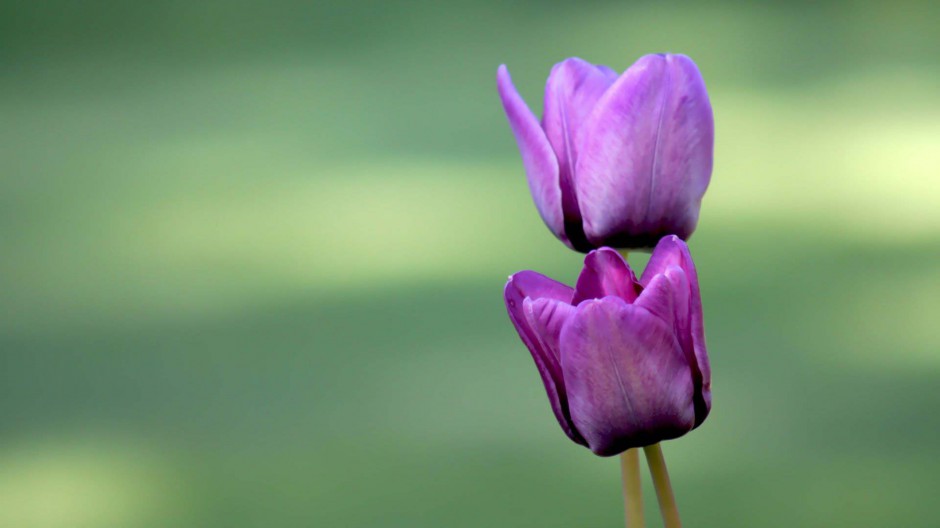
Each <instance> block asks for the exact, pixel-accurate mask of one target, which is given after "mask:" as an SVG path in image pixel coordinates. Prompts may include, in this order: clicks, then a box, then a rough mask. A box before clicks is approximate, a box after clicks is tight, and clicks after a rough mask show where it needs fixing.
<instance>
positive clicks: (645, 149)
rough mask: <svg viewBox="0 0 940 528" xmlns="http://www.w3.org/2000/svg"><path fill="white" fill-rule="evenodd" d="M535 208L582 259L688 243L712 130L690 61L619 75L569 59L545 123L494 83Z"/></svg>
mask: <svg viewBox="0 0 940 528" xmlns="http://www.w3.org/2000/svg"><path fill="white" fill-rule="evenodd" d="M497 87H498V88H499V96H500V98H501V99H502V101H503V108H504V109H505V110H506V116H507V117H508V118H509V124H510V126H511V127H512V131H513V134H515V136H516V141H517V142H518V144H519V150H520V151H521V153H522V162H523V165H524V167H525V171H526V177H527V178H528V181H529V190H530V191H531V192H532V197H533V198H534V200H535V206H536V207H537V208H538V211H539V214H541V215H542V219H543V220H544V221H545V224H546V225H548V227H549V229H551V231H552V232H553V233H554V234H555V236H557V237H558V238H559V239H561V240H562V241H563V242H564V243H565V244H567V245H568V246H570V247H572V248H574V249H576V250H578V251H582V252H586V251H589V250H590V249H592V248H596V247H600V246H612V247H620V248H649V247H652V246H653V245H655V244H656V242H657V241H658V240H659V239H660V238H662V237H664V236H666V235H677V236H678V237H679V238H682V239H687V238H688V237H689V236H690V235H691V234H692V232H693V231H694V230H695V225H696V224H697V223H698V215H699V208H700V206H701V203H702V196H703V195H704V194H705V189H706V188H707V187H708V181H709V179H710V178H711V173H712V152H713V150H714V138H715V125H714V121H713V118H712V109H711V104H710V103H709V101H708V93H707V92H706V91H705V83H704V81H703V80H702V75H701V73H699V70H698V67H696V66H695V63H694V62H692V60H691V59H689V58H688V57H686V56H685V55H669V54H664V55H646V56H644V57H641V58H640V59H639V60H638V61H636V63H634V64H633V66H631V67H630V68H629V69H627V71H625V72H624V73H623V74H622V75H619V76H618V75H617V73H616V72H615V71H613V70H611V69H610V68H608V67H606V66H595V65H593V64H590V63H588V62H585V61H583V60H581V59H577V58H572V59H567V60H565V61H563V62H560V63H558V64H556V65H555V67H554V68H552V72H551V74H550V75H549V76H548V81H547V83H546V85H545V107H544V112H543V115H542V121H541V122H539V120H538V119H537V118H536V117H535V115H534V114H533V113H532V111H531V110H529V108H528V106H526V103H525V101H523V100H522V97H521V96H520V95H519V93H518V92H517V91H516V88H515V87H514V86H513V84H512V79H511V78H510V77H509V71H508V70H507V69H506V66H505V65H503V66H500V67H499V71H498V73H497Z"/></svg>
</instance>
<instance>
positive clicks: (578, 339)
mask: <svg viewBox="0 0 940 528" xmlns="http://www.w3.org/2000/svg"><path fill="white" fill-rule="evenodd" d="M561 365H562V370H563V372H564V376H565V383H566V389H567V392H568V406H569V408H570V412H571V418H572V421H573V423H574V425H575V426H576V427H577V429H578V431H579V432H580V433H581V435H582V436H584V439H585V440H587V443H588V446H589V447H590V449H591V451H593V452H594V453H596V454H598V455H601V456H610V455H615V454H617V453H621V452H623V451H624V450H626V449H629V448H631V447H640V446H645V445H649V444H653V443H656V442H659V441H661V440H668V439H671V438H677V437H679V436H682V435H683V434H685V433H687V432H688V431H689V430H691V429H692V427H693V425H694V423H695V410H694V407H693V402H692V395H693V387H692V377H691V375H690V373H689V365H688V363H687V362H686V359H685V356H684V354H683V352H682V349H681V347H680V346H679V343H678V342H677V341H676V339H675V337H674V335H673V331H672V328H670V327H669V326H668V325H666V323H664V322H663V320H662V319H660V318H659V317H657V316H655V315H653V314H651V313H650V312H648V311H646V310H645V309H643V308H641V307H638V306H635V305H630V304H627V303H626V302H625V301H623V300H621V299H619V298H616V297H606V298H604V299H601V300H598V301H587V302H584V303H582V304H581V305H579V306H578V309H577V311H576V312H575V314H574V316H573V317H572V318H571V319H570V320H569V321H568V324H566V325H565V327H564V328H563V329H562V333H561Z"/></svg>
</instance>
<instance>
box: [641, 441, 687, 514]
mask: <svg viewBox="0 0 940 528" xmlns="http://www.w3.org/2000/svg"><path fill="white" fill-rule="evenodd" d="M643 451H644V452H645V453H646V463H647V464H648V465H649V467H650V475H652V477H653V487H654V488H656V499H657V500H658V501H659V511H661V512H662V514H663V526H664V527H665V528H682V522H681V521H680V520H679V509H678V508H677V507H676V497H675V495H673V493H672V484H670V483H669V472H668V471H666V459H665V458H663V449H662V448H661V447H660V446H659V444H653V445H649V446H646V447H644V448H643Z"/></svg>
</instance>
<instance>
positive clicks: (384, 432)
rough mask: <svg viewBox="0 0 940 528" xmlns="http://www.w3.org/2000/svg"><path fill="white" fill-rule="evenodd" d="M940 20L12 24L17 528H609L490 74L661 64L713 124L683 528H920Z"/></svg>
mask: <svg viewBox="0 0 940 528" xmlns="http://www.w3.org/2000/svg"><path fill="white" fill-rule="evenodd" d="M938 6H940V4H937V3H936V2H923V3H920V4H917V3H903V2H902V3H884V2H867V3H866V2H851V3H849V2H846V3H831V4H824V5H819V4H817V3H812V2H788V3H781V4H761V5H757V4H751V3H745V2H717V1H716V2H710V3H700V4H696V5H694V6H685V7H680V6H668V5H666V4H660V3H654V2H649V3H640V4H633V5H629V4H625V3H622V2H610V3H578V4H577V5H576V4H575V3H567V2H548V3H546V2H534V1H533V2H515V3H508V2H495V1H493V2H483V1H475V2H469V1H456V2H447V3H441V2H431V1H427V2H405V1H387V2H374V3H367V2H339V1H336V2H332V3H318V2H291V1H274V2H248V1H244V0H235V1H229V2H214V1H206V2H191V1H185V2H184V1H158V2H146V3H145V2H130V1H113V2H73V1H65V0H62V1H36V2H27V1H15V2H3V3H2V4H0V66H2V67H0V526H2V527H17V528H19V527H27V528H29V527H37V528H39V527H43V528H44V527H50V528H52V527H69V528H74V527H96V528H97V527H137V526H140V527H158V526H159V527H165V526H174V527H196V526H199V527H210V526H211V527H238V526H259V527H260V526H265V527H267V526H323V527H333V526H337V527H375V528H385V527H421V526H428V527H431V526H433V527H441V526H446V527H480V526H507V527H515V526H533V527H535V526H538V527H555V526H558V527H561V526H579V527H609V526H620V525H621V523H622V521H621V514H622V510H621V502H620V490H619V473H618V467H617V461H616V459H601V458H596V457H594V456H593V455H591V454H590V453H589V452H588V451H586V450H584V449H582V448H580V447H577V446H575V445H574V444H571V443H570V442H569V441H568V439H567V438H566V437H565V436H564V435H563V434H562V432H561V430H560V428H559V427H558V425H557V423H555V420H554V418H553V416H552V414H551V411H550V409H549V406H548V403H547V400H546V398H545V395H544V392H543V389H542V386H541V383H540V382H539V378H538V375H537V373H536V370H535V368H534V366H533V364H532V360H531V359H530V357H529V355H528V352H527V351H526V350H525V348H524V347H523V345H522V344H521V342H520V341H519V339H518V338H517V336H516V335H515V332H514V331H513V329H512V327H511V325H510V324H509V321H508V319H507V317H506V315H505V311H504V308H503V305H502V299H501V289H502V286H503V284H504V282H505V279H506V276H507V275H508V274H510V273H512V272H514V271H517V270H520V269H525V268H536V269H538V270H540V271H542V272H544V273H547V274H550V275H552V276H555V277H557V278H559V279H562V280H565V281H568V282H571V281H573V280H574V278H575V277H576V274H577V272H578V270H579V267H580V258H581V257H580V256H579V255H577V254H574V253H572V252H570V251H568V250H567V249H565V248H564V247H563V246H562V245H561V244H560V243H558V242H557V241H556V240H555V239H554V238H552V236H551V235H550V234H549V233H548V231H547V229H545V227H544V226H543V225H542V223H541V220H540V219H539V218H538V215H537V214H536V212H535V208H534V207H533V205H532V203H531V200H530V198H529V195H528V190H527V187H526V184H525V180H524V176H523V174H522V167H521V162H520V160H519V156H518V152H517V150H516V146H515V143H514V140H513V138H512V136H511V134H510V132H509V127H508V126H507V123H506V121H505V117H504V115H503V113H502V109H501V106H500V103H499V100H498V98H497V95H496V90H495V73H496V67H497V66H498V65H499V64H500V63H507V64H508V65H509V68H510V71H511V72H512V73H513V75H514V79H515V81H516V84H517V86H518V88H519V89H520V91H521V92H522V93H523V94H524V96H525V97H526V99H527V100H528V101H529V103H530V104H531V105H532V106H533V108H535V109H536V110H537V111H538V109H540V108H541V94H542V89H543V83H544V80H545V77H546V75H547V73H548V71H549V69H550V67H551V65H552V64H553V63H555V62H557V61H559V60H561V59H563V58H565V57H567V56H572V55H576V56H581V57H583V58H585V59H587V60H590V61H592V62H598V63H606V64H609V65H611V66H612V67H614V68H617V69H620V70H622V69H624V68H626V67H627V66H629V65H630V64H631V63H632V62H633V61H634V60H635V59H636V58H637V57H639V56H640V55H642V54H644V53H648V52H656V51H674V52H682V53H686V54H688V55H690V56H691V57H692V58H693V59H695V60H696V61H697V63H698V65H699V67H700V68H701V70H702V72H703V74H704V76H705V79H706V82H707V84H708V86H709V91H710V94H711V97H712V102H713V105H714V111H715V118H716V124H717V146H716V161H715V172H714V176H713V179H712V185H711V187H710V189H709V191H708V194H707V195H706V197H705V201H704V207H703V209H702V217H701V222H700V224H699V228H698V231H697V232H696V234H695V236H694V237H693V239H692V241H691V247H692V251H693V253H694V255H695V257H696V261H697V264H698V268H699V274H700V277H701V281H702V291H703V296H704V303H705V309H706V322H707V328H708V340H709V348H710V352H711V358H712V365H713V370H714V409H713V411H712V414H711V416H710V418H709V420H708V421H707V422H706V423H705V424H704V425H703V426H702V427H701V428H700V429H698V430H696V431H694V432H693V433H692V434H689V435H688V436H686V437H683V438H681V439H679V440H676V441H672V442H669V443H668V444H667V445H665V451H666V455H667V459H668V461H669V464H670V469H671V471H672V476H673V482H674V486H675V488H676V493H677V496H678V500H679V506H680V509H681V511H682V514H683V516H684V519H685V521H686V524H687V525H688V526H703V527H704V526H721V527H755V526H761V527H777V526H780V527H792V526H801V527H833V526H853V527H855V526H905V527H920V526H923V527H928V526H936V523H937V520H936V519H937V515H936V512H935V511H934V510H933V506H932V504H933V502H934V500H935V494H936V491H937V489H938V487H940V476H938V475H940V447H938V446H940V413H938V406H940V392H938V388H937V387H938V376H940V351H938V344H940V332H938V329H937V328H938V326H937V322H936V318H937V314H938V310H940V295H938V294H940V271H938V266H937V263H938V258H940V187H938V183H937V177H938V175H940V95H938V94H940V61H938V56H940V44H938V39H937V27H938V22H940V7H938ZM644 260H645V258H644V257H642V256H640V257H639V258H638V259H637V262H639V263H642V262H643V261H644ZM647 484H648V482H647ZM647 505H648V515H647V516H648V518H649V521H650V524H651V526H657V525H658V524H657V523H658V518H657V515H656V510H655V504H654V500H653V498H652V490H651V489H650V487H647Z"/></svg>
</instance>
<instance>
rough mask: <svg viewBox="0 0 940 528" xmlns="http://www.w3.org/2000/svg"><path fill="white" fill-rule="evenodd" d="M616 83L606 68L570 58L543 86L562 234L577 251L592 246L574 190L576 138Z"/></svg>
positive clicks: (556, 69) (544, 122) (615, 77)
mask: <svg viewBox="0 0 940 528" xmlns="http://www.w3.org/2000/svg"><path fill="white" fill-rule="evenodd" d="M616 79H617V73H616V72H615V71H613V70H611V69H610V68H607V67H605V66H595V65H593V64H591V63H589V62H587V61H584V60H581V59H579V58H570V59H566V60H564V61H562V62H559V63H558V64H556V65H555V66H554V67H553V68H552V72H551V74H550V75H549V76H548V81H547V82H546V83H545V104H544V112H543V114H542V128H544V130H545V135H546V136H547V137H548V141H549V143H551V145H552V148H553V149H554V151H555V157H556V158H557V159H558V169H559V185H560V188H561V206H562V211H563V212H564V218H565V232H566V233H567V235H568V238H569V239H570V240H571V241H572V243H573V245H574V246H575V248H576V249H579V250H587V249H590V248H591V247H593V246H591V245H590V244H589V243H588V241H587V239H586V238H585V236H584V227H583V225H582V221H581V211H580V210H579V209H578V200H577V196H576V194H575V189H574V168H575V162H576V160H577V152H576V148H575V146H576V144H577V141H576V138H577V137H578V135H579V132H580V131H581V128H582V125H583V124H584V122H585V121H586V120H587V117H588V115H589V114H590V112H591V110H592V109H593V108H594V105H595V104H597V101H598V99H600V97H601V96H602V95H603V94H604V92H605V91H607V89H608V88H609V87H610V85H611V84H613V82H614V81H615V80H616Z"/></svg>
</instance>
